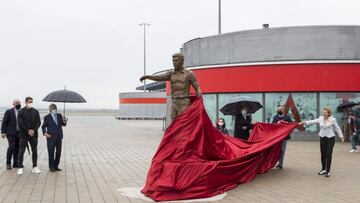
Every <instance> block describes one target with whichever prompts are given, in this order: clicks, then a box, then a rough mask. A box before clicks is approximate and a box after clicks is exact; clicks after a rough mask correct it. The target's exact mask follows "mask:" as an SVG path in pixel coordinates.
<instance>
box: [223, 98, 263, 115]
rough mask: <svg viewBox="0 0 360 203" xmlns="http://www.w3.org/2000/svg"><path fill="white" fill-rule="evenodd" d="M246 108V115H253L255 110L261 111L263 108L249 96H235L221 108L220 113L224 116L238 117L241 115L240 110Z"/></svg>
mask: <svg viewBox="0 0 360 203" xmlns="http://www.w3.org/2000/svg"><path fill="white" fill-rule="evenodd" d="M242 107H246V108H247V111H248V113H255V112H256V111H257V110H259V109H261V108H262V107H263V106H262V105H261V104H260V102H258V101H256V100H255V99H254V98H252V97H249V96H236V97H233V98H231V99H230V100H229V101H228V102H227V103H226V104H225V106H223V107H222V108H221V109H220V111H221V112H222V113H223V114H224V115H233V116H236V115H239V114H240V113H241V108H242Z"/></svg>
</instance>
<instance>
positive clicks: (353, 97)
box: [319, 92, 360, 126]
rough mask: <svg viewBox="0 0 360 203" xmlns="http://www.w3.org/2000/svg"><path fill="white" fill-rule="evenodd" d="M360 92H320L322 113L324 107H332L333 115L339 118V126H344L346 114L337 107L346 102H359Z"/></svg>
mask: <svg viewBox="0 0 360 203" xmlns="http://www.w3.org/2000/svg"><path fill="white" fill-rule="evenodd" d="M359 101H360V93H354V92H337V93H336V92H332V93H320V109H319V111H320V113H321V110H322V108H324V107H330V108H331V109H332V115H333V116H334V117H335V118H336V119H337V121H338V123H339V126H342V122H343V121H344V117H345V116H344V114H342V113H340V112H337V111H336V107H337V106H338V105H339V104H342V103H344V102H359Z"/></svg>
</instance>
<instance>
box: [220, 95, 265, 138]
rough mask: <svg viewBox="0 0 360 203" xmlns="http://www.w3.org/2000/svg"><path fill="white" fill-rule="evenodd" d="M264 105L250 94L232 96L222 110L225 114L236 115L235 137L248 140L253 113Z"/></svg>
mask: <svg viewBox="0 0 360 203" xmlns="http://www.w3.org/2000/svg"><path fill="white" fill-rule="evenodd" d="M261 108H262V105H261V104H260V102H258V101H256V100H255V99H254V98H252V97H249V96H236V97H233V98H231V99H230V100H229V101H228V102H227V103H226V104H225V105H224V106H223V107H222V108H221V109H220V111H221V112H222V113H223V114H224V115H232V116H235V132H234V137H237V138H240V139H243V140H248V138H249V136H250V130H251V128H252V123H251V122H252V118H251V114H252V113H255V112H256V111H257V110H259V109H261Z"/></svg>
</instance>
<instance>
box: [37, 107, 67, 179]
mask: <svg viewBox="0 0 360 203" xmlns="http://www.w3.org/2000/svg"><path fill="white" fill-rule="evenodd" d="M49 112H50V113H49V114H47V115H46V116H45V117H44V122H43V125H42V126H41V128H42V131H43V134H44V136H45V137H46V140H47V148H48V155H49V169H50V172H56V171H61V169H60V168H59V163H60V157H61V145H62V139H63V130H62V126H66V123H67V118H63V117H62V115H61V114H60V113H57V107H56V105H55V104H50V106H49Z"/></svg>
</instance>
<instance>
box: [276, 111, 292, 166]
mask: <svg viewBox="0 0 360 203" xmlns="http://www.w3.org/2000/svg"><path fill="white" fill-rule="evenodd" d="M291 122H293V120H292V119H291V118H290V116H288V115H285V114H284V108H283V106H282V105H279V106H278V107H277V114H276V115H275V116H274V117H273V120H272V123H291ZM289 139H290V135H288V136H287V137H286V138H285V139H284V141H283V142H282V144H281V156H280V159H279V161H278V164H277V165H276V168H278V169H282V168H283V163H284V156H285V150H286V144H287V141H288V140H289Z"/></svg>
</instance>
